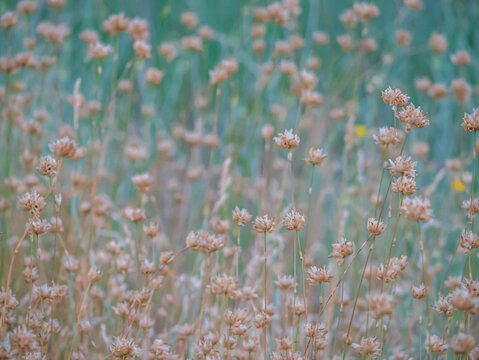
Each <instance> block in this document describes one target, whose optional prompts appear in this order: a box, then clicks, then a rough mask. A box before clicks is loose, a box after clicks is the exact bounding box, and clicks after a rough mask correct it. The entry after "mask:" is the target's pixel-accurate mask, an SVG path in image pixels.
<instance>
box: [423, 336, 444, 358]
mask: <svg viewBox="0 0 479 360" xmlns="http://www.w3.org/2000/svg"><path fill="white" fill-rule="evenodd" d="M425 345H426V350H429V351H432V352H434V353H437V354H444V353H445V352H446V351H447V349H448V346H447V344H446V343H445V342H444V341H443V340H442V339H441V338H440V337H439V336H437V335H427V336H426V343H425Z"/></svg>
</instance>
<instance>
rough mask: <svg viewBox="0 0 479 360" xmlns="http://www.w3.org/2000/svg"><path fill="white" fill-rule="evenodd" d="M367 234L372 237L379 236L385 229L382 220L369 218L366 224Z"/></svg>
mask: <svg viewBox="0 0 479 360" xmlns="http://www.w3.org/2000/svg"><path fill="white" fill-rule="evenodd" d="M367 228H368V232H369V233H370V234H371V235H373V236H379V235H381V234H382V233H383V232H384V230H385V229H386V224H384V222H383V221H382V220H379V219H375V218H369V219H368V223H367Z"/></svg>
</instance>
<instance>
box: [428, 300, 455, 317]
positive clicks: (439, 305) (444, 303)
mask: <svg viewBox="0 0 479 360" xmlns="http://www.w3.org/2000/svg"><path fill="white" fill-rule="evenodd" d="M433 309H434V311H435V312H437V313H443V314H444V315H446V316H447V317H450V316H452V313H453V311H454V307H453V306H452V304H451V296H450V295H448V296H440V297H439V299H438V300H437V301H436V302H435V303H434V306H433Z"/></svg>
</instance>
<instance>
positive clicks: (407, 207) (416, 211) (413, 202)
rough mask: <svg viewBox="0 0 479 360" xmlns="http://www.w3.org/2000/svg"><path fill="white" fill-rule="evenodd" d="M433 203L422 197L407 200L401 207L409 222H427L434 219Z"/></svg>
mask: <svg viewBox="0 0 479 360" xmlns="http://www.w3.org/2000/svg"><path fill="white" fill-rule="evenodd" d="M430 207H431V203H430V202H429V200H428V199H422V198H420V197H414V198H412V199H411V198H407V199H405V200H404V202H403V205H402V206H401V212H403V213H404V214H405V215H406V217H407V218H408V220H409V221H421V222H427V221H429V220H430V219H431V217H432V211H431V208H430Z"/></svg>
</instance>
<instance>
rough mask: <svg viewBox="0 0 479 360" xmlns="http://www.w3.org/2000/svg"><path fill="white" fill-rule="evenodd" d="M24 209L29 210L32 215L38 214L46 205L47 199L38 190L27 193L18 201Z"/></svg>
mask: <svg viewBox="0 0 479 360" xmlns="http://www.w3.org/2000/svg"><path fill="white" fill-rule="evenodd" d="M18 204H19V205H20V207H21V208H22V210H23V211H29V212H30V213H31V214H32V215H35V216H38V214H39V213H40V211H42V209H43V208H44V207H45V204H46V202H45V199H44V198H43V196H41V195H39V194H38V193H37V192H36V191H33V192H32V193H29V192H27V193H25V194H23V196H22V197H21V198H20V200H19V201H18Z"/></svg>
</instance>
